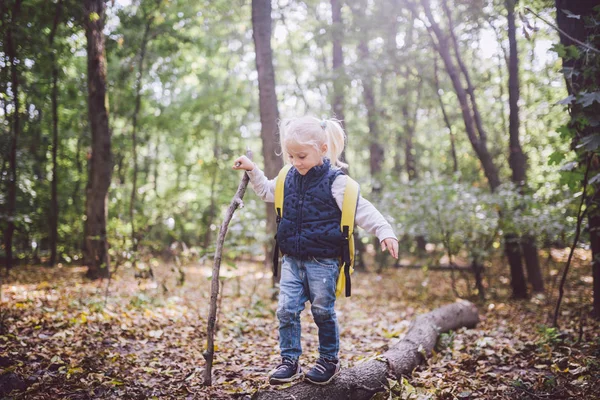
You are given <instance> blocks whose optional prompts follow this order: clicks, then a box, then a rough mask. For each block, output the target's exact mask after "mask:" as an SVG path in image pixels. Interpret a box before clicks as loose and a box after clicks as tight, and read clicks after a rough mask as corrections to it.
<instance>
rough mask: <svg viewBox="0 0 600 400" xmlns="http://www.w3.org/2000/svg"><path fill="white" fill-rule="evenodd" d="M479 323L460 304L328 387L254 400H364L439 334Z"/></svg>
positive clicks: (438, 312) (423, 320) (419, 358)
mask: <svg viewBox="0 0 600 400" xmlns="http://www.w3.org/2000/svg"><path fill="white" fill-rule="evenodd" d="M477 322H479V315H478V312H477V308H476V307H475V306H474V305H473V304H472V303H470V302H467V301H461V302H457V303H453V304H448V305H445V306H443V307H440V308H437V309H435V310H433V311H431V312H429V313H427V314H423V315H420V316H418V317H417V318H416V319H415V320H414V321H413V323H412V325H411V326H410V328H409V329H408V332H407V333H406V336H405V337H404V339H402V340H401V341H400V342H398V343H397V344H396V345H394V346H393V347H392V348H390V349H389V350H388V351H386V352H385V353H383V354H382V355H381V356H378V357H376V358H374V359H371V360H369V361H366V362H363V363H361V364H359V365H357V366H355V367H352V368H349V369H344V370H342V371H341V373H340V374H339V375H338V376H337V377H336V378H335V379H334V380H333V381H332V382H331V383H330V384H328V385H325V386H317V385H311V384H309V383H304V382H302V383H298V384H296V385H294V386H291V387H289V388H286V389H282V390H275V389H269V390H265V391H260V392H257V393H255V395H254V396H253V399H256V400H276V399H277V400H280V399H295V400H302V399H318V400H322V399H352V400H363V399H364V400H367V399H370V398H371V397H372V396H373V395H374V394H375V393H377V392H382V391H384V390H385V389H386V386H385V385H386V383H387V379H386V378H387V377H395V378H396V379H398V378H400V377H401V376H402V375H409V374H411V372H412V370H413V369H414V368H415V367H416V366H417V365H419V364H420V363H421V362H423V361H424V356H423V354H427V355H429V354H431V350H432V349H433V347H434V346H435V344H436V342H437V339H438V336H439V334H440V333H443V332H448V331H450V330H456V329H459V328H462V327H468V328H472V327H475V325H477Z"/></svg>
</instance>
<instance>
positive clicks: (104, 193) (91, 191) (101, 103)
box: [84, 0, 112, 279]
mask: <svg viewBox="0 0 600 400" xmlns="http://www.w3.org/2000/svg"><path fill="white" fill-rule="evenodd" d="M105 11H106V3H105V2H104V1H103V0H86V1H85V3H84V26H85V30H86V37H87V56H88V114H89V121H90V128H91V131H92V143H91V153H92V154H91V158H90V170H89V178H88V189H87V193H86V195H87V198H86V221H85V224H86V246H85V250H86V254H85V260H86V263H87V265H88V270H87V274H86V275H87V277H89V278H91V279H97V278H100V277H108V276H109V271H110V259H109V256H108V238H107V234H106V219H107V201H108V188H109V186H110V180H111V172H112V157H111V131H110V127H109V125H108V109H107V106H108V94H107V85H106V55H105V48H104V34H103V32H102V30H103V29H104V18H105Z"/></svg>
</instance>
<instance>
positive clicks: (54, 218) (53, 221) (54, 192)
mask: <svg viewBox="0 0 600 400" xmlns="http://www.w3.org/2000/svg"><path fill="white" fill-rule="evenodd" d="M61 14H62V0H59V2H58V3H57V4H56V14H55V15H54V24H53V26H52V31H51V32H50V39H49V42H50V46H49V47H50V57H51V63H52V189H51V199H50V260H49V264H50V266H54V265H55V264H56V258H57V251H56V247H57V244H58V212H59V209H58V162H57V157H58V65H57V64H56V55H55V54H54V37H55V35H56V30H57V28H58V23H59V21H60V17H61Z"/></svg>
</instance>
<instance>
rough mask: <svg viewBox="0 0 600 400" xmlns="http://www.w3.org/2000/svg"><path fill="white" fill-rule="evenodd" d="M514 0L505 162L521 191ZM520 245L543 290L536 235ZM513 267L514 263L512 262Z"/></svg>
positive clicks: (523, 167) (530, 275)
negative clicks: (506, 154) (507, 137)
mask: <svg viewBox="0 0 600 400" xmlns="http://www.w3.org/2000/svg"><path fill="white" fill-rule="evenodd" d="M517 1H518V0H506V10H507V19H508V42H509V47H510V51H509V55H508V104H509V109H510V116H509V127H508V130H509V156H508V163H509V165H510V168H511V170H512V181H513V183H514V184H515V185H517V187H518V188H520V192H521V193H522V192H523V190H524V189H525V187H526V185H527V159H526V157H525V154H524V153H523V149H522V147H521V141H520V138H519V104H518V102H519V96H520V94H519V53H518V50H517V37H516V25H515V5H516V2H517ZM521 249H522V250H523V255H524V258H525V266H526V268H527V279H528V280H529V283H530V284H531V286H532V288H533V291H534V292H543V291H544V280H543V278H542V271H541V269H540V262H539V258H538V254H537V246H536V245H535V239H534V238H533V237H526V238H525V237H524V238H523V239H522V240H521ZM515 261H516V260H515ZM519 262H520V261H519ZM515 268H517V267H516V266H515Z"/></svg>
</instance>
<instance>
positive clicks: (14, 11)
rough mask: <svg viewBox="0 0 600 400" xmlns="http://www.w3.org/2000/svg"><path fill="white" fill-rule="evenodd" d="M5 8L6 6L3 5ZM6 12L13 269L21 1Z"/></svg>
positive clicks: (9, 257) (8, 245)
mask: <svg viewBox="0 0 600 400" xmlns="http://www.w3.org/2000/svg"><path fill="white" fill-rule="evenodd" d="M3 8H4V5H3ZM2 11H3V14H4V12H6V11H8V12H9V13H10V22H8V28H7V29H6V38H5V40H6V42H5V43H6V54H7V56H8V61H9V62H10V82H11V92H12V100H13V112H12V135H11V136H12V137H11V140H10V150H9V156H8V165H9V167H8V182H7V186H8V196H7V197H8V198H7V206H6V211H7V212H6V215H7V220H8V222H7V227H6V230H5V232H4V249H5V252H6V261H5V262H6V264H5V265H6V269H7V270H9V269H10V268H12V261H13V254H12V250H13V234H14V231H15V213H16V204H17V147H18V146H17V143H18V140H19V135H20V132H21V120H20V115H19V112H20V107H21V105H20V102H19V58H18V55H17V40H16V38H15V33H16V32H15V31H16V27H17V26H18V22H17V21H18V20H19V17H20V13H21V0H16V1H15V2H14V3H13V6H12V8H11V9H10V11H9V10H8V7H7V8H6V9H3V10H2Z"/></svg>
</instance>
